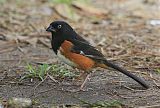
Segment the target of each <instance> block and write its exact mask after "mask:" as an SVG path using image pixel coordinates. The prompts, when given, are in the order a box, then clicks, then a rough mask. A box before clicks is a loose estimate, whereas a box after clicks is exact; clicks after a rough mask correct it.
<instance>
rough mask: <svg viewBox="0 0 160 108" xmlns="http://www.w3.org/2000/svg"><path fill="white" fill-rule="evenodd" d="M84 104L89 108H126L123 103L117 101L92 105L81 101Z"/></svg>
mask: <svg viewBox="0 0 160 108" xmlns="http://www.w3.org/2000/svg"><path fill="white" fill-rule="evenodd" d="M79 100H80V101H81V102H82V104H84V105H86V106H87V107H89V108H121V107H122V106H124V105H123V104H122V103H121V102H119V101H117V100H112V101H97V102H95V103H90V102H87V101H85V100H81V99H79Z"/></svg>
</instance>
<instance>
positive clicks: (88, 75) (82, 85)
mask: <svg viewBox="0 0 160 108" xmlns="http://www.w3.org/2000/svg"><path fill="white" fill-rule="evenodd" d="M89 77H90V74H87V76H86V78H85V80H84V81H83V83H82V84H81V87H80V90H83V88H84V85H85V84H86V82H87V80H88V78H89Z"/></svg>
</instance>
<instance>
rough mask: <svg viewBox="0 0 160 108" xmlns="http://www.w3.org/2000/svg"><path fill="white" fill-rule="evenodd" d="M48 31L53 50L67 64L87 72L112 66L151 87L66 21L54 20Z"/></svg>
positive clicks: (146, 86)
mask: <svg viewBox="0 0 160 108" xmlns="http://www.w3.org/2000/svg"><path fill="white" fill-rule="evenodd" d="M46 31H48V32H51V33H52V40H51V45H52V49H53V51H54V52H55V54H56V55H57V56H58V57H59V58H60V59H61V60H62V61H64V62H65V63H66V64H68V65H70V66H72V67H76V68H78V69H81V70H84V72H86V73H87V74H89V72H91V69H92V68H95V67H101V68H107V67H111V68H114V69H115V70H117V71H120V72H122V73H123V74H125V75H127V76H128V77H130V78H132V79H134V80H135V81H137V82H138V83H139V84H141V85H142V86H143V87H144V88H146V89H148V88H149V85H148V84H146V83H145V81H144V80H142V79H141V78H139V77H137V76H135V75H134V74H132V73H130V72H129V71H127V70H125V69H123V68H121V67H119V66H117V65H115V64H114V63H112V62H110V61H108V60H107V59H106V58H105V57H104V55H103V54H102V53H101V52H100V51H98V50H97V49H96V48H95V47H93V46H92V45H91V44H90V43H89V42H88V41H86V40H85V39H84V38H82V37H81V36H80V35H78V34H77V33H76V32H75V31H74V30H73V28H72V27H71V26H70V25H69V24H67V23H66V22H64V21H54V22H52V23H51V24H50V25H49V27H48V28H47V29H46ZM87 78H88V76H87V77H86V79H85V80H84V82H83V83H82V85H81V89H82V88H83V87H84V84H85V83H86V81H87Z"/></svg>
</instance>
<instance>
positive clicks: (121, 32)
mask: <svg viewBox="0 0 160 108" xmlns="http://www.w3.org/2000/svg"><path fill="white" fill-rule="evenodd" d="M9 2H10V3H5V0H4V1H3V6H2V5H1V7H0V54H1V57H2V55H3V56H4V55H9V53H11V54H12V52H14V51H15V52H16V51H17V49H18V48H20V49H21V48H22V49H23V50H26V51H25V52H26V55H28V57H27V59H25V60H26V61H30V60H29V59H33V60H31V61H37V62H38V60H41V59H42V57H41V54H43V53H42V52H45V51H46V49H49V48H51V46H50V39H51V37H50V34H48V33H46V32H45V28H46V27H47V26H48V24H49V23H50V22H52V21H54V20H57V19H58V20H59V19H61V20H67V21H69V22H70V24H71V25H72V26H73V27H74V28H75V29H76V31H78V33H80V34H82V35H83V36H84V37H85V38H86V39H87V40H89V41H90V42H91V43H92V44H93V45H94V46H96V47H97V48H99V49H100V50H101V51H102V52H103V54H104V55H105V56H106V57H108V58H109V59H110V60H113V61H116V62H117V63H118V64H120V65H122V66H124V67H125V68H127V69H129V70H130V71H133V72H135V74H137V75H139V76H141V77H143V78H145V79H146V80H147V81H149V82H150V83H151V85H153V88H152V90H148V91H145V92H143V93H144V94H145V93H146V94H149V95H150V96H151V97H149V96H148V97H147V98H146V99H139V98H135V97H134V96H133V95H134V93H133V94H130V93H128V91H125V89H122V88H121V90H119V89H117V87H116V85H115V86H114V87H113V86H111V85H108V86H110V87H109V88H111V89H115V90H117V91H118V93H119V94H118V95H121V96H122V97H123V94H124V92H125V93H126V92H127V93H128V94H126V95H130V96H129V97H131V99H128V100H123V99H122V100H123V102H124V103H126V104H132V105H133V106H144V105H145V106H146V104H149V105H148V106H152V105H153V104H159V103H160V102H159V101H158V100H159V99H158V96H159V95H158V94H157V97H156V96H154V97H152V95H154V94H156V92H157V91H158V89H157V88H156V86H159V83H160V82H159V81H160V77H159V73H158V72H159V71H158V72H157V70H159V68H160V62H159V61H160V50H159V48H160V44H159V43H160V36H159V34H160V30H159V25H158V24H157V22H158V21H159V18H160V16H159V15H160V14H158V13H159V11H160V10H159V8H158V6H159V2H158V1H156V0H134V1H127V0H116V1H110V0H108V1H105V0H102V1H94V0H93V1H92V2H91V3H92V4H87V3H81V2H76V1H75V2H71V3H70V4H65V3H59V4H57V3H54V2H48V1H44V0H40V1H35V0H31V1H30V2H25V1H19V0H18V1H16V2H15V1H9ZM133 4H134V5H133ZM99 7H100V8H99ZM152 19H156V20H152ZM153 21H154V22H153ZM155 21H156V22H155ZM148 22H149V23H148ZM155 23H156V24H155ZM21 44H24V45H23V47H22V46H21ZM44 46H45V48H44V49H45V51H44V49H42V52H40V51H39V50H37V49H39V48H41V47H44ZM27 47H29V49H31V50H33V52H34V51H37V52H36V53H37V54H38V56H37V58H36V57H35V56H34V55H32V54H30V53H29V51H30V50H28V49H27ZM46 47H47V48H46ZM32 48H33V49H32ZM33 52H32V53H33ZM47 54H48V55H47ZM52 54H53V53H52V52H50V51H48V50H47V51H46V55H47V56H46V55H45V59H44V60H46V59H48V60H46V61H49V60H51V59H53V58H54V57H53V56H51V55H52ZM12 55H13V56H14V53H13V54H12ZM22 59H24V58H23V56H22ZM2 61H3V60H2ZM41 61H42V60H41ZM3 62H4V61H3ZM54 63H57V62H54ZM21 65H22V64H21ZM6 67H7V65H6ZM102 75H103V77H104V76H105V74H104V73H103V74H102ZM98 77H102V76H101V75H98ZM123 77H124V76H123ZM94 78H96V77H94ZM94 78H93V82H95V83H94V84H96V83H97V84H99V82H101V84H99V85H101V86H99V85H97V88H98V87H99V88H100V89H105V90H106V91H108V90H110V89H109V88H105V87H106V85H105V84H106V82H107V81H108V80H107V79H112V80H113V79H115V80H114V81H115V82H116V81H117V82H121V81H119V80H117V79H116V76H115V78H109V77H107V78H106V77H105V78H104V79H105V80H102V81H99V82H98V81H95V80H94ZM8 80H10V79H8ZM29 83H31V82H29ZM43 83H45V84H46V83H47V84H48V83H49V81H47V80H46V81H45V82H43ZM103 83H104V84H103ZM49 84H50V83H49ZM49 84H48V85H49ZM122 84H124V85H126V84H127V83H125V82H122ZM128 85H129V84H128ZM128 85H127V86H128ZM43 86H44V85H43V84H41V86H38V88H41V89H43V88H42V87H43ZM90 86H91V87H92V85H90ZM46 88H47V87H46ZM57 88H59V86H57ZM60 88H61V87H60ZM62 88H63V89H65V87H62ZM94 88H96V87H93V89H94ZM15 89H16V88H15ZM30 89H31V88H30ZM58 90H59V89H58ZM58 90H57V91H58ZM96 90H98V91H99V89H96ZM96 90H95V91H96ZM42 91H43V90H42ZM98 91H96V92H98ZM22 92H24V91H22ZM101 92H103V91H101ZM24 93H25V92H24ZM49 93H50V92H49ZM87 93H88V92H87ZM98 93H99V92H98ZM105 93H106V92H105ZM105 93H104V94H105ZM157 93H158V92H157ZM2 94H3V95H2V96H4V94H5V91H3V90H2ZM88 94H89V96H90V97H92V96H91V94H90V93H88ZM95 94H96V93H95ZM99 94H100V93H99ZM46 95H47V94H46ZM53 95H54V94H53ZM76 95H77V94H76ZM83 95H84V94H83ZM135 95H141V93H138V92H137V93H135ZM10 96H13V95H10ZM29 96H30V95H29ZM105 96H106V97H109V98H112V99H113V98H114V99H115V97H114V96H113V97H112V96H111V95H109V96H108V95H105ZM110 96H111V97H110ZM80 97H82V98H83V97H84V96H80ZM90 97H89V98H87V99H88V100H90V99H91V98H90ZM39 98H42V97H39ZM103 98H105V97H103ZM116 98H117V97H116ZM133 98H135V99H133ZM149 98H150V99H149ZM95 99H97V100H98V99H99V98H97V97H95ZM118 99H121V98H118ZM42 100H43V99H42ZM153 100H157V101H154V102H153ZM48 101H49V100H48ZM132 101H134V103H132ZM140 101H141V102H140ZM62 102H63V101H62ZM57 103H58V102H57Z"/></svg>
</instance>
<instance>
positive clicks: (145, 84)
mask: <svg viewBox="0 0 160 108" xmlns="http://www.w3.org/2000/svg"><path fill="white" fill-rule="evenodd" d="M104 63H105V65H107V66H108V67H111V68H113V69H116V70H118V71H120V72H122V73H123V74H125V75H127V76H128V77H130V78H132V79H134V80H135V81H137V82H138V83H139V84H141V85H142V86H143V87H145V88H146V89H148V88H149V85H148V84H147V83H146V82H145V81H144V80H143V79H141V78H139V77H137V76H136V75H134V74H132V73H130V72H129V71H127V70H125V69H122V68H121V67H119V66H117V65H115V64H113V63H111V62H110V61H108V60H104Z"/></svg>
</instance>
